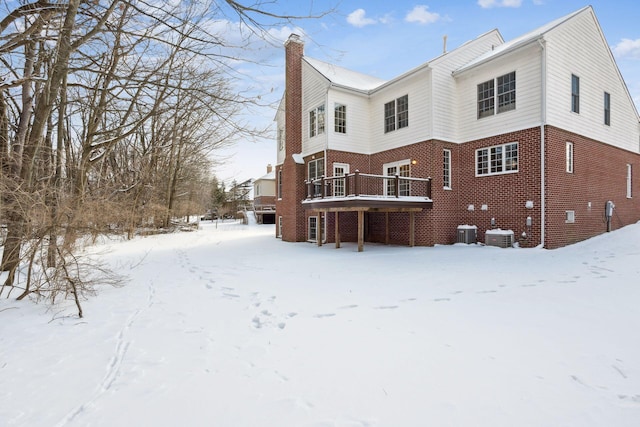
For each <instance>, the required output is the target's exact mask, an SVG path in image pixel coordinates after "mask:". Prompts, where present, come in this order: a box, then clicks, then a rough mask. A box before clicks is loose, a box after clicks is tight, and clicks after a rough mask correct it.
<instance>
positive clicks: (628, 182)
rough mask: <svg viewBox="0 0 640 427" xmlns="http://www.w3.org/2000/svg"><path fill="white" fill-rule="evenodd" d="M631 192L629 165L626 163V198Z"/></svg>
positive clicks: (630, 195)
mask: <svg viewBox="0 0 640 427" xmlns="http://www.w3.org/2000/svg"><path fill="white" fill-rule="evenodd" d="M632 195H633V194H632V193H631V165H630V164H627V199H630V198H631V197H632Z"/></svg>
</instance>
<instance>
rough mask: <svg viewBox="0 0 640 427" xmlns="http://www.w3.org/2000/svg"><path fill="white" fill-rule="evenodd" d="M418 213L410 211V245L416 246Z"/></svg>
mask: <svg viewBox="0 0 640 427" xmlns="http://www.w3.org/2000/svg"><path fill="white" fill-rule="evenodd" d="M415 233H416V214H415V213H414V212H413V211H411V212H409V246H410V247H414V246H415V245H416V235H415Z"/></svg>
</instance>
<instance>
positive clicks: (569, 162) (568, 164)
mask: <svg viewBox="0 0 640 427" xmlns="http://www.w3.org/2000/svg"><path fill="white" fill-rule="evenodd" d="M573 153H574V151H573V142H571V141H567V142H566V145H565V153H564V156H565V171H566V172H567V173H573Z"/></svg>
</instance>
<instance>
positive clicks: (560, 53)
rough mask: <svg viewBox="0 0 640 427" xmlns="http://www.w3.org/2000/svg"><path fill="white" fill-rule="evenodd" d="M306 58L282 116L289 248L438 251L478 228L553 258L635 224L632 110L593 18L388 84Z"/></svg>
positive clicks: (290, 74)
mask: <svg viewBox="0 0 640 427" xmlns="http://www.w3.org/2000/svg"><path fill="white" fill-rule="evenodd" d="M303 47H304V46H303V43H302V42H301V40H300V38H299V37H298V36H296V35H291V37H290V38H289V39H288V41H287V42H286V43H285V52H286V90H285V94H284V97H283V100H282V102H281V105H280V107H279V109H278V112H277V114H276V122H277V130H278V143H277V145H278V148H277V150H278V151H277V165H276V189H277V200H276V217H277V221H276V222H277V226H276V234H277V236H278V237H281V238H282V239H283V240H285V241H316V242H318V243H321V242H323V241H324V242H335V243H336V246H339V244H340V241H352V242H355V241H357V242H359V249H360V250H361V249H362V243H363V242H364V241H372V242H383V243H397V244H409V245H414V244H415V245H428V246H430V245H434V244H451V243H455V242H456V241H457V239H458V233H457V230H458V226H460V225H464V224H469V225H474V226H476V227H477V230H478V238H479V239H481V240H483V237H484V236H485V233H486V231H487V230H492V229H502V230H512V231H513V232H514V238H515V240H516V241H517V242H518V243H519V244H520V246H522V247H534V246H539V245H542V246H544V247H546V248H557V247H561V246H564V245H568V244H571V243H574V242H578V241H581V240H584V239H587V238H589V237H592V236H595V235H597V234H600V233H603V232H605V231H607V230H610V229H612V228H619V227H622V226H624V225H627V224H630V223H634V222H636V221H638V220H640V193H639V192H638V173H639V169H640V146H639V144H640V123H639V117H638V112H637V110H636V107H635V105H634V103H633V100H632V98H631V96H630V94H629V91H628V89H627V87H626V85H625V83H624V80H623V78H622V76H621V74H620V71H619V70H618V68H617V66H616V63H615V60H614V58H613V56H612V53H611V50H610V48H609V45H608V44H607V41H606V39H605V37H604V35H603V33H602V30H601V28H600V25H599V23H598V21H597V18H596V16H595V14H594V11H593V9H592V8H591V7H585V8H583V9H580V10H578V11H576V12H574V13H572V14H570V15H568V16H565V17H563V18H560V19H558V20H555V21H553V22H550V23H549V24H547V25H545V26H543V27H541V28H539V29H537V30H535V31H532V32H530V33H527V34H525V35H523V36H521V37H519V38H516V39H514V40H512V41H509V42H505V41H504V40H503V39H502V36H501V35H500V33H499V32H498V31H497V30H493V31H489V32H487V33H485V34H483V35H481V36H479V37H478V38H476V39H474V40H472V41H470V42H467V43H465V44H464V45H462V46H460V47H458V48H457V49H455V50H452V51H450V52H444V53H443V54H442V55H440V56H438V57H437V58H434V59H432V60H431V61H429V62H427V63H425V64H423V65H421V66H419V67H417V68H415V69H413V70H410V71H408V72H406V73H404V74H402V75H401V76H399V77H397V78H394V79H392V80H390V81H381V80H379V79H376V78H373V77H370V76H365V75H362V74H359V73H356V72H353V71H350V70H346V69H344V68H341V67H339V66H336V65H332V64H327V63H324V62H321V61H318V60H315V59H312V58H308V57H306V56H304V49H303ZM427 178H430V180H427ZM608 201H611V202H613V204H614V205H615V208H614V209H612V210H611V209H610V210H608V211H607V210H606V209H605V206H606V204H607V202H608Z"/></svg>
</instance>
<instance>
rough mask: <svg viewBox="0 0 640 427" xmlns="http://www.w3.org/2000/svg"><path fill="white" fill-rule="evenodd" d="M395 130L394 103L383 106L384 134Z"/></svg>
mask: <svg viewBox="0 0 640 427" xmlns="http://www.w3.org/2000/svg"><path fill="white" fill-rule="evenodd" d="M393 130H396V103H395V101H391V102H387V103H386V104H384V132H385V133H387V132H391V131H393Z"/></svg>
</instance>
